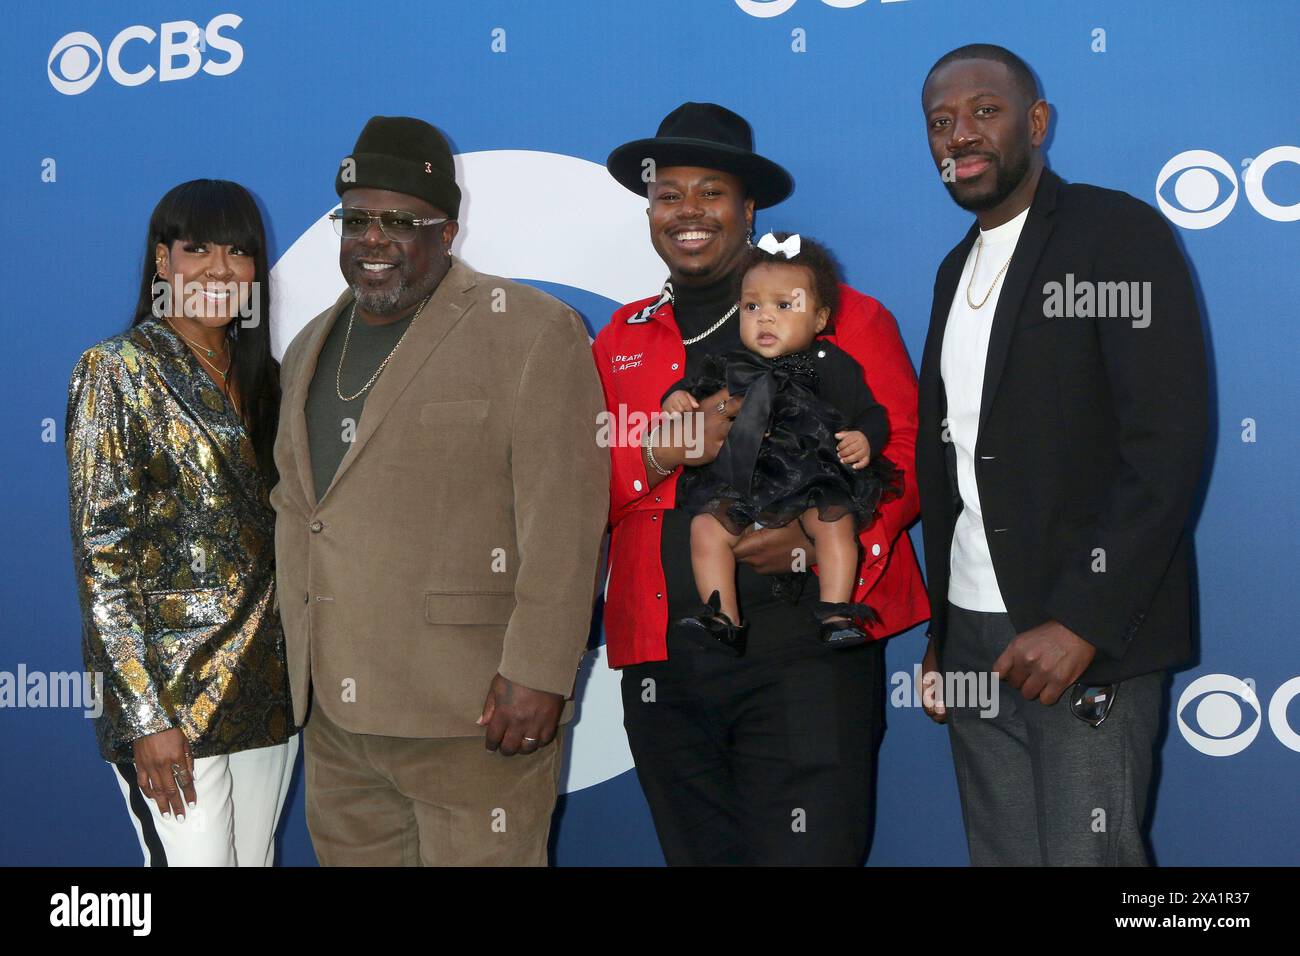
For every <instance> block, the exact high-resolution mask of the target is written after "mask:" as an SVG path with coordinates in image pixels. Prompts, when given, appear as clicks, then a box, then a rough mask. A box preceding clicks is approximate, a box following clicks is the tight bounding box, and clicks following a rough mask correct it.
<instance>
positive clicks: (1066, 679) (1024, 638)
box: [993, 621, 1097, 707]
mask: <svg viewBox="0 0 1300 956" xmlns="http://www.w3.org/2000/svg"><path fill="white" fill-rule="evenodd" d="M1096 653H1097V648H1095V647H1093V646H1092V645H1091V644H1089V643H1088V642H1087V641H1085V640H1084V639H1083V638H1081V637H1080V636H1079V635H1078V634H1075V633H1074V631H1072V630H1070V629H1069V628H1068V627H1066V626H1065V625H1064V624H1058V623H1057V622H1056V621H1047V622H1046V623H1044V624H1040V625H1038V626H1037V627H1033V628H1030V629H1029V630H1027V631H1025V632H1024V633H1023V634H1017V635H1016V636H1015V638H1013V639H1012V641H1011V643H1010V644H1008V645H1007V649H1006V650H1005V651H1003V652H1002V656H1000V657H999V658H998V659H997V660H996V661H994V662H993V670H995V671H996V672H997V673H999V674H1001V675H1002V679H1003V680H1005V681H1010V682H1011V686H1012V687H1015V688H1016V689H1018V690H1019V691H1020V693H1021V695H1022V696H1023V697H1024V698H1025V700H1034V699H1035V698H1037V699H1038V702H1039V703H1041V704H1045V705H1046V706H1048V707H1050V706H1052V705H1053V704H1055V703H1056V702H1057V701H1058V700H1060V697H1061V695H1062V694H1063V693H1065V690H1066V688H1067V687H1069V686H1070V685H1071V684H1073V683H1074V682H1075V681H1077V680H1078V679H1079V675H1080V674H1082V673H1083V672H1084V671H1085V670H1087V669H1088V665H1089V664H1091V663H1092V658H1093V656H1094V655H1095V654H1096Z"/></svg>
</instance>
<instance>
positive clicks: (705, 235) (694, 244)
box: [671, 229, 718, 249]
mask: <svg viewBox="0 0 1300 956" xmlns="http://www.w3.org/2000/svg"><path fill="white" fill-rule="evenodd" d="M717 234H718V232H717V230H716V229H679V230H678V231H677V232H674V233H672V234H671V236H672V240H673V242H675V243H677V245H679V246H682V247H684V248H686V249H698V248H700V247H701V246H703V245H705V244H706V243H708V242H709V240H711V239H712V238H713V237H714V236H716V235H717Z"/></svg>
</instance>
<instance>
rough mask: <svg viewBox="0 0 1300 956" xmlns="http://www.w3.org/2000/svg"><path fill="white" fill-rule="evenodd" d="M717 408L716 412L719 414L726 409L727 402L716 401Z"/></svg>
mask: <svg viewBox="0 0 1300 956" xmlns="http://www.w3.org/2000/svg"><path fill="white" fill-rule="evenodd" d="M717 409H718V413H719V414H721V413H722V412H725V411H726V410H727V403H726V402H718V405H717Z"/></svg>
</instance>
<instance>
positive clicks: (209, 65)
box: [45, 13, 244, 96]
mask: <svg viewBox="0 0 1300 956" xmlns="http://www.w3.org/2000/svg"><path fill="white" fill-rule="evenodd" d="M241 23H243V17H240V16H238V15H237V14H234V13H222V14H218V15H217V16H215V17H213V18H212V19H211V20H209V21H208V25H207V26H206V27H205V28H203V29H202V30H200V29H199V25H198V24H197V23H195V22H194V21H192V20H174V21H172V22H170V23H164V24H162V26H160V27H159V28H158V32H156V33H155V32H154V31H153V30H152V29H150V28H149V27H146V26H140V25H136V26H130V27H127V28H126V29H125V30H123V31H121V32H120V33H118V34H117V36H115V37H113V40H112V42H111V43H109V45H108V53H107V55H105V54H104V52H103V51H102V50H101V49H100V46H99V41H98V40H96V39H95V38H94V37H93V36H91V35H90V34H89V33H84V32H82V31H80V30H77V31H74V32H72V33H68V34H65V35H64V36H62V37H60V38H59V39H58V41H57V42H56V43H55V44H54V46H53V47H52V48H51V50H50V56H49V59H48V60H47V61H46V64H45V70H46V73H47V74H48V75H49V78H50V85H51V86H53V87H54V88H55V89H56V90H58V91H59V92H60V93H63V94H64V95H66V96H76V95H77V94H78V93H84V92H86V90H88V89H90V88H91V87H92V86H93V85H94V84H95V81H96V80H97V79H99V73H100V71H101V70H102V69H103V67H104V65H105V64H107V65H108V75H109V76H111V77H112V78H113V79H114V80H115V81H117V82H118V83H119V84H121V85H122V86H139V85H140V84H141V83H147V82H148V81H149V80H151V79H153V77H154V74H155V73H156V74H157V75H158V79H159V81H160V82H162V83H166V82H169V81H171V80H184V79H188V78H189V77H191V76H193V75H194V74H195V73H197V72H199V68H200V67H202V69H203V72H204V73H208V74H211V75H212V76H225V75H227V74H229V73H234V72H235V70H237V69H239V65H240V64H241V63H243V62H244V48H243V47H242V46H240V45H239V43H238V42H237V41H235V40H233V39H231V38H230V37H228V36H223V35H222V33H221V31H222V29H223V28H229V29H231V30H233V29H235V27H237V26H239V25H240V24H241ZM160 37H161V39H160V40H159V44H158V69H157V70H155V69H154V68H153V67H152V66H149V65H146V66H144V67H142V68H141V69H138V70H134V71H129V70H127V69H126V68H125V67H123V66H122V51H123V49H124V48H125V47H126V45H127V44H128V43H131V42H132V41H140V42H142V43H153V42H154V40H157V39H159V38H160ZM209 50H217V51H220V52H221V53H224V54H225V55H226V59H224V60H221V61H217V60H208V61H207V62H206V63H204V62H203V54H204V53H206V52H208V51H209ZM178 60H180V61H181V62H180V63H179V64H178V63H177V61H178Z"/></svg>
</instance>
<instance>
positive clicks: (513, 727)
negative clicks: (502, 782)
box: [475, 674, 564, 757]
mask: <svg viewBox="0 0 1300 956" xmlns="http://www.w3.org/2000/svg"><path fill="white" fill-rule="evenodd" d="M563 710H564V698H563V697H562V696H560V695H559V694H552V693H548V692H547V691H544V690H533V689H532V688H531V687H525V686H524V685H523V684H516V683H514V682H513V681H509V680H506V679H505V678H504V677H502V676H501V675H500V674H497V675H496V676H495V677H493V678H492V683H491V684H489V685H488V692H487V700H485V701H484V702H483V715H482V716H481V717H479V719H478V720H477V721H475V723H477V724H479V725H480V726H482V727H487V735H486V737H485V740H486V742H487V749H488V750H496V749H497V748H500V750H501V753H502V755H503V756H506V757H513V756H514V755H515V754H530V753H532V752H533V751H534V750H537V749H538V748H539V747H545V746H546V745H547V744H549V743H550V742H551V741H552V740H554V739H555V729H556V727H557V726H559V723H560V712H561V711H563Z"/></svg>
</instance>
